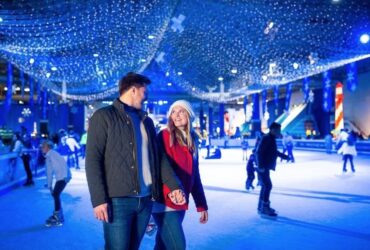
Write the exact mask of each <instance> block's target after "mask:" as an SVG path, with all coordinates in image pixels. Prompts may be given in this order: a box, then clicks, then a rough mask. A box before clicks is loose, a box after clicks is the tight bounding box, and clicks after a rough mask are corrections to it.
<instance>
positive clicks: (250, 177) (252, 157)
mask: <svg viewBox="0 0 370 250" xmlns="http://www.w3.org/2000/svg"><path fill="white" fill-rule="evenodd" d="M255 151H256V150H255V149H253V151H252V154H251V155H250V156H249V159H248V162H247V181H246V182H245V189H247V190H248V191H249V189H251V188H252V189H254V186H253V181H254V179H255V174H254V172H255V168H254V166H255V164H256V160H255V155H254V154H255Z"/></svg>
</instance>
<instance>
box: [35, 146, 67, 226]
mask: <svg viewBox="0 0 370 250" xmlns="http://www.w3.org/2000/svg"><path fill="white" fill-rule="evenodd" d="M53 146H54V144H53V142H52V141H44V142H42V144H41V150H42V153H43V154H44V155H45V158H46V161H45V163H46V173H47V187H48V188H49V189H50V192H51V195H52V196H53V199H54V212H53V215H52V216H50V217H49V218H48V219H47V220H46V223H45V226H47V227H52V226H62V225H63V222H64V216H63V210H62V205H61V201H60V194H61V193H62V192H63V190H64V188H65V187H66V185H67V183H68V182H69V181H70V180H71V172H70V170H69V167H68V166H67V163H66V161H65V160H64V158H63V156H61V155H60V154H59V153H58V152H57V151H55V150H53ZM54 176H55V180H56V183H55V185H54V187H53V177H54Z"/></svg>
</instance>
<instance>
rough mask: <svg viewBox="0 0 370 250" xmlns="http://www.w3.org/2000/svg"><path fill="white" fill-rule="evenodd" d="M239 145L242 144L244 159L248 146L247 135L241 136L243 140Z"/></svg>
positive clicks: (245, 158)
mask: <svg viewBox="0 0 370 250" xmlns="http://www.w3.org/2000/svg"><path fill="white" fill-rule="evenodd" d="M241 146H242V151H243V161H244V160H246V161H247V160H248V147H249V144H248V140H247V136H245V135H244V136H243V141H242V142H241Z"/></svg>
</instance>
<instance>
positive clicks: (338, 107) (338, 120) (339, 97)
mask: <svg viewBox="0 0 370 250" xmlns="http://www.w3.org/2000/svg"><path fill="white" fill-rule="evenodd" d="M342 128H344V120H343V84H342V83H341V82H338V83H337V85H336V86H335V131H336V132H339V131H340V130H341V129H342Z"/></svg>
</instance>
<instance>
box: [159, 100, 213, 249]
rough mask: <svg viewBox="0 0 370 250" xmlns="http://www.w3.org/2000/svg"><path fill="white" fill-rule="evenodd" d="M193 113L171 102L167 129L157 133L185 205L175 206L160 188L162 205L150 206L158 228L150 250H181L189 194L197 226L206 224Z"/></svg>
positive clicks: (166, 190) (186, 105) (184, 104)
mask: <svg viewBox="0 0 370 250" xmlns="http://www.w3.org/2000/svg"><path fill="white" fill-rule="evenodd" d="M193 119H194V112H193V110H192V108H191V105H190V103H188V102H187V101H184V100H179V101H176V102H174V103H173V104H172V105H171V107H170V109H169V112H168V123H167V128H165V129H164V130H162V131H161V132H160V133H159V134H158V141H159V145H160V148H161V150H164V151H165V153H166V155H167V157H168V159H169V161H170V163H171V165H172V167H173V169H174V171H175V173H176V175H177V177H178V179H179V181H180V182H181V183H182V186H183V190H184V192H185V197H186V201H187V203H185V204H184V205H175V204H173V203H172V202H171V200H170V197H168V194H169V193H170V189H169V188H168V187H167V186H166V185H163V200H162V202H156V203H154V207H153V217H154V220H155V222H156V224H157V226H158V231H157V235H156V243H155V248H154V249H185V248H186V240H185V235H184V231H183V228H182V222H183V220H184V216H185V211H186V210H187V209H188V202H189V195H190V194H191V195H192V197H193V199H194V202H195V205H196V208H197V211H198V212H199V213H200V219H199V221H200V223H202V224H204V223H206V222H207V221H208V212H207V210H208V206H207V201H206V197H205V194H204V190H203V185H202V182H201V179H200V174H199V162H198V159H199V158H198V145H197V142H198V140H197V138H196V134H195V132H194V130H193V128H192V125H191V122H192V120H193Z"/></svg>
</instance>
